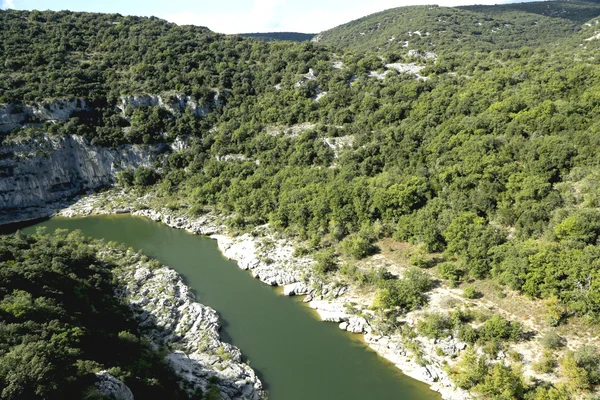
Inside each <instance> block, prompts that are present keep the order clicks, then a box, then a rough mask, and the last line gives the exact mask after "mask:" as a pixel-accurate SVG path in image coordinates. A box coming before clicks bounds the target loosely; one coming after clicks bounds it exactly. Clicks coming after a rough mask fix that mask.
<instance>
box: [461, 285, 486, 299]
mask: <svg viewBox="0 0 600 400" xmlns="http://www.w3.org/2000/svg"><path fill="white" fill-rule="evenodd" d="M462 295H463V297H464V298H465V299H478V298H480V297H482V296H483V294H482V293H481V292H479V291H477V290H475V288H474V287H473V286H467V287H465V288H464V289H463V294H462Z"/></svg>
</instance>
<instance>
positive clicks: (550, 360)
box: [532, 351, 556, 374]
mask: <svg viewBox="0 0 600 400" xmlns="http://www.w3.org/2000/svg"><path fill="white" fill-rule="evenodd" d="M532 367H533V370H534V371H535V372H537V373H538V374H549V373H551V372H552V371H554V368H555V367H556V359H555V358H554V355H553V354H552V352H549V351H545V352H544V355H543V356H542V358H541V359H540V360H539V361H537V362H535V363H533V366H532Z"/></svg>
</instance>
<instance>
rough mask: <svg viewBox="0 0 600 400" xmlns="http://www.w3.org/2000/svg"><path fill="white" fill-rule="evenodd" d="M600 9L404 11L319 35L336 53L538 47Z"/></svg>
mask: <svg viewBox="0 0 600 400" xmlns="http://www.w3.org/2000/svg"><path fill="white" fill-rule="evenodd" d="M597 15H600V3H598V2H583V1H575V2H571V1H550V2H532V3H523V4H509V5H500V6H469V7H456V8H452V7H438V6H415V7H400V8H395V9H390V10H386V11H382V12H380V13H376V14H372V15H369V16H366V17H363V18H361V19H358V20H355V21H352V22H349V23H347V24H344V25H341V26H338V27H336V28H333V29H331V30H328V31H325V32H322V33H320V34H319V35H318V36H317V38H316V39H315V40H318V41H319V43H323V44H325V45H329V46H333V47H335V48H345V49H352V50H358V51H372V50H374V49H376V50H377V51H380V52H386V51H395V52H402V53H406V52H407V50H421V51H430V52H435V53H438V54H448V53H453V52H462V51H465V52H472V51H493V50H502V49H516V48H519V47H523V46H529V47H537V46H540V45H545V44H548V43H551V42H554V41H557V40H559V39H562V38H566V37H569V36H571V35H572V34H573V33H575V32H576V31H578V30H579V28H580V25H581V24H582V23H583V22H585V21H587V20H588V19H590V18H592V17H594V16H597Z"/></svg>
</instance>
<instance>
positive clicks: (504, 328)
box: [477, 314, 523, 342]
mask: <svg viewBox="0 0 600 400" xmlns="http://www.w3.org/2000/svg"><path fill="white" fill-rule="evenodd" d="M477 333H478V335H479V338H480V340H484V341H489V340H494V339H496V340H512V341H515V342H516V341H518V340H520V339H521V338H522V336H523V328H522V325H521V324H520V323H518V322H510V321H507V320H506V319H504V318H502V317H501V316H500V315H497V314H496V315H494V316H492V317H491V318H490V319H488V320H487V321H485V323H484V324H483V325H482V326H481V327H480V328H479V329H478V330H477Z"/></svg>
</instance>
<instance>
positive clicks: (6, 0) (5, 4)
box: [2, 0, 15, 10]
mask: <svg viewBox="0 0 600 400" xmlns="http://www.w3.org/2000/svg"><path fill="white" fill-rule="evenodd" d="M2 8H3V9H5V10H6V9H8V8H10V9H14V8H15V1H14V0H3V1H2Z"/></svg>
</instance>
